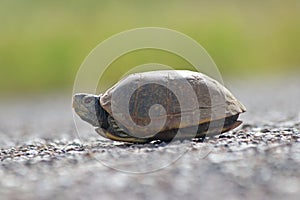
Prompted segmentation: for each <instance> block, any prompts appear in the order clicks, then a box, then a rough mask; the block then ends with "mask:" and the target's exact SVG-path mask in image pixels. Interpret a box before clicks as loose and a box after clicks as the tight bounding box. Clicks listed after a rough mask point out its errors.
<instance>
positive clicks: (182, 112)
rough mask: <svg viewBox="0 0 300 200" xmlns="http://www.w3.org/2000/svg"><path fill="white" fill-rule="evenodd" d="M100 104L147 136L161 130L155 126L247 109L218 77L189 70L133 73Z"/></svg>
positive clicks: (179, 125)
mask: <svg viewBox="0 0 300 200" xmlns="http://www.w3.org/2000/svg"><path fill="white" fill-rule="evenodd" d="M124 102H125V103H124ZM100 104H101V106H102V107H103V108H104V109H105V110H106V111H107V112H108V113H109V114H110V115H111V116H112V117H113V118H115V120H116V121H117V122H118V123H119V125H121V126H122V127H123V128H125V129H127V130H128V131H129V132H135V131H140V132H144V134H145V136H149V135H151V134H153V131H154V132H158V130H154V129H155V128H159V131H165V130H170V129H176V128H184V127H190V126H195V125H198V124H202V123H205V122H209V121H212V120H218V119H223V118H225V117H229V116H233V115H236V114H239V113H242V112H245V111H246V109H245V107H244V106H243V105H242V104H241V103H240V102H239V101H238V100H237V99H236V98H235V97H234V96H233V95H232V94H231V93H230V92H229V91H228V90H227V89H226V88H225V87H224V86H223V85H221V84H220V83H218V82H217V81H216V80H214V79H212V78H210V77H208V76H206V75H204V74H202V73H198V72H193V71H187V70H162V71H151V72H144V73H136V74H131V75H129V76H127V77H125V78H123V79H122V80H120V81H119V82H118V83H117V84H116V85H114V86H113V87H112V88H110V89H108V90H107V91H106V92H105V94H103V95H102V96H101V98H100ZM153 105H156V106H153ZM157 105H161V106H157ZM152 106H153V107H152ZM151 107H152V108H151ZM150 108H151V109H152V111H151V109H150ZM149 111H150V112H149ZM126 113H129V115H130V116H129V115H126ZM149 115H150V116H149ZM131 119H132V120H131ZM194 119H196V120H194ZM165 120H166V121H165ZM132 121H133V122H134V124H135V125H138V126H133V124H132ZM162 122H165V123H164V126H163V127H161V126H160V125H161V123H162ZM150 123H151V124H152V126H151V127H152V129H151V128H149V126H148V125H149V124H150ZM156 126H160V127H156ZM153 127H154V129H153Z"/></svg>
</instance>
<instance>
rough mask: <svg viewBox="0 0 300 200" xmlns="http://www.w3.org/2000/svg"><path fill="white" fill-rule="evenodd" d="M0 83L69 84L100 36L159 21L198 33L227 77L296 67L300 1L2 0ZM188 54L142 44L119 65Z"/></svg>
mask: <svg viewBox="0 0 300 200" xmlns="http://www.w3.org/2000/svg"><path fill="white" fill-rule="evenodd" d="M0 26H1V31H0V91H1V92H2V94H5V93H17V92H18V93H20V92H23V93H25V92H30V93H32V92H33V93H36V92H45V91H46V92H47V91H53V90H54V91H57V90H64V89H68V88H71V87H72V84H73V81H74V79H75V76H76V72H77V70H78V68H79V66H80V65H81V63H82V62H83V60H84V58H85V57H86V56H87V55H88V54H89V52H90V51H91V50H92V49H93V48H94V47H95V46H96V45H97V44H99V43H100V42H101V41H103V40H105V39H107V38H108V37H110V36H112V35H114V34H116V33H119V32H121V31H124V30H128V29H132V28H137V27H145V26H159V27H165V28H170V29H174V30H177V31H180V32H182V33H185V34H187V35H188V36H190V37H192V38H194V39H195V40H196V41H198V42H199V43H200V44H201V45H203V47H204V48H205V49H206V50H207V51H208V53H209V54H210V55H211V56H212V58H213V59H214V61H215V62H216V64H217V66H218V67H219V69H220V71H221V73H222V75H223V76H225V77H230V78H237V77H239V78H241V77H256V76H262V77H264V76H269V75H272V74H285V73H290V72H291V71H292V72H294V71H296V73H297V72H299V70H298V69H299V66H300V1H299V0H287V1H279V0H274V1H271V0H269V1H268V0H266V1H258V0H254V1H241V0H240V1H238V0H236V1H221V0H220V1H216V0H213V1H179V0H178V1H158V0H152V1H142V0H137V1H96V0H95V1H83V0H78V1H61V0H52V1H38V0H36V1H34V0H27V1H21V0H19V1H14V0H1V1H0ZM147 62H160V63H163V64H167V65H171V66H175V67H177V68H180V67H182V66H185V64H186V63H185V61H183V60H181V59H180V58H178V57H176V56H175V55H172V54H168V53H161V52H159V51H151V50H148V51H147V50H145V51H141V52H137V53H136V54H135V55H128V56H127V58H126V56H125V57H122V58H120V59H119V60H118V61H117V62H115V63H114V64H113V65H114V66H115V67H114V69H115V71H114V72H113V73H112V74H113V75H114V76H115V77H113V76H112V77H111V78H110V79H107V80H109V81H110V82H114V81H115V79H117V78H116V77H118V75H120V73H121V72H120V71H119V70H118V68H120V67H124V66H125V68H130V67H131V66H136V65H138V64H142V63H147Z"/></svg>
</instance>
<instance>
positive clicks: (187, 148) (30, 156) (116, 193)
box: [0, 77, 300, 200]
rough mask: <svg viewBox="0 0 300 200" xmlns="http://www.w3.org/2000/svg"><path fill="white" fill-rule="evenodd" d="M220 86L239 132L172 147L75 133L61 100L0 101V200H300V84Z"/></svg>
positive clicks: (83, 129)
mask: <svg viewBox="0 0 300 200" xmlns="http://www.w3.org/2000/svg"><path fill="white" fill-rule="evenodd" d="M225 83H226V82H225ZM226 85H227V87H228V88H229V89H230V90H231V91H232V92H233V93H234V95H235V96H236V97H237V98H238V99H240V101H241V102H242V103H243V104H244V105H245V106H246V107H247V112H246V113H245V114H243V115H242V116H241V119H242V120H243V121H244V123H243V124H242V125H241V126H240V127H239V128H237V129H235V130H234V131H230V132H227V133H224V134H222V135H219V136H216V137H215V138H212V139H209V140H206V141H205V142H201V141H195V140H194V141H182V142H179V141H177V142H174V143H171V144H166V143H158V142H153V143H150V144H144V145H141V144H125V143H121V142H113V141H110V140H106V139H104V138H102V137H100V136H98V135H97V134H96V133H95V132H94V131H93V129H92V128H91V127H90V126H88V125H86V124H85V123H82V122H81V121H80V120H79V119H78V118H76V117H75V122H76V125H77V128H76V126H75V123H74V120H73V114H72V110H71V96H70V95H68V94H53V93H51V94H45V95H38V96H30V95H29V96H27V97H24V98H22V99H20V98H15V97H14V98H2V100H1V102H0V149H1V150H0V160H1V161H0V199H121V198H122V199H167V198H168V199H182V198H184V199H222V200H226V199H230V200H232V199H283V198H284V199H299V195H300V133H299V130H300V109H299V108H300V101H299V98H300V89H299V85H300V81H299V80H297V77H295V78H290V77H288V78H287V77H285V78H274V79H264V80H263V79H257V80H254V79H249V80H245V79H244V80H239V81H233V82H227V84H226Z"/></svg>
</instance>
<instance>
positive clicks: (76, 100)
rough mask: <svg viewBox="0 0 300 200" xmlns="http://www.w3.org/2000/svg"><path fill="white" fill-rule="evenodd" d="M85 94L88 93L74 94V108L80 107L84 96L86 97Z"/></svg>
mask: <svg viewBox="0 0 300 200" xmlns="http://www.w3.org/2000/svg"><path fill="white" fill-rule="evenodd" d="M85 96H86V94H83V93H79V94H75V95H74V96H73V105H72V107H73V108H78V107H79V105H80V104H81V102H82V99H83V97H85Z"/></svg>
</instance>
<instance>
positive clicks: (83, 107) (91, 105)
mask: <svg viewBox="0 0 300 200" xmlns="http://www.w3.org/2000/svg"><path fill="white" fill-rule="evenodd" d="M99 98H100V97H99V96H97V95H93V94H83V93H81V94H75V95H74V97H73V108H74V110H75V112H76V113H77V115H78V116H79V117H80V118H81V119H82V120H84V121H86V122H88V123H90V124H92V125H93V126H95V127H99V126H100V123H101V121H99V120H100V117H98V116H99V114H100V113H102V112H101V111H100V110H101V109H103V108H101V106H100V103H99Z"/></svg>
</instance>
